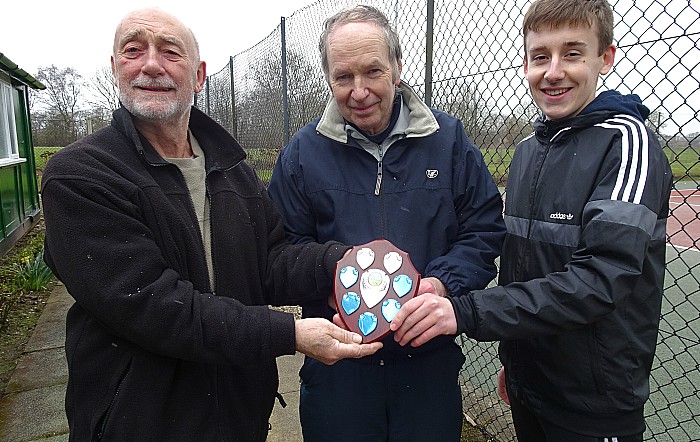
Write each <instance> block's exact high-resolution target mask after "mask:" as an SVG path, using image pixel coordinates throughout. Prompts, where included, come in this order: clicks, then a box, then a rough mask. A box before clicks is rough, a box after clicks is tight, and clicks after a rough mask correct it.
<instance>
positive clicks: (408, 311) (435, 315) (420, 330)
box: [390, 293, 457, 347]
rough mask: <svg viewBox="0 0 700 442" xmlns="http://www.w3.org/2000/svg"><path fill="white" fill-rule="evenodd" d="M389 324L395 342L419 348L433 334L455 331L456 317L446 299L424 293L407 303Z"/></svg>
mask: <svg viewBox="0 0 700 442" xmlns="http://www.w3.org/2000/svg"><path fill="white" fill-rule="evenodd" d="M390 327H391V330H392V331H394V332H395V333H394V340H395V341H396V342H398V343H399V344H401V345H406V344H408V343H409V342H410V343H411V346H412V347H418V346H420V345H423V344H425V343H426V342H428V341H430V340H431V339H433V338H434V337H436V336H439V335H455V334H457V318H455V312H454V309H453V308H452V303H451V302H450V301H449V300H448V299H446V298H443V297H441V296H438V295H435V294H432V293H426V294H424V295H422V296H416V297H415V298H413V299H411V300H410V301H408V302H406V303H405V304H404V305H403V306H402V307H401V309H399V312H398V313H397V314H396V316H395V317H394V319H393V320H392V321H391V326H390Z"/></svg>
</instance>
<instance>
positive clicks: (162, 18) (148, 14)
mask: <svg viewBox="0 0 700 442" xmlns="http://www.w3.org/2000/svg"><path fill="white" fill-rule="evenodd" d="M153 24H158V25H160V26H165V27H167V28H169V29H168V30H169V32H172V33H174V34H179V36H180V37H181V38H182V39H183V40H184V43H185V44H187V45H191V47H192V49H194V51H195V52H194V54H193V55H195V58H196V59H197V60H199V44H198V43H197V38H196V37H195V36H194V32H192V30H191V29H190V28H188V27H187V26H185V24H184V23H182V21H180V19H178V18H177V17H175V16H174V15H172V14H169V13H167V12H165V11H163V10H161V9H158V8H143V9H136V10H134V11H131V12H129V13H127V14H126V15H125V16H124V18H122V20H121V21H120V22H119V24H118V25H117V29H116V31H115V33H114V53H116V52H117V51H118V50H119V47H120V46H121V44H122V41H123V40H124V38H125V37H127V38H132V37H135V36H137V35H138V34H139V33H141V32H144V30H145V28H146V27H147V26H149V25H151V26H152V25H153ZM127 28H131V29H127Z"/></svg>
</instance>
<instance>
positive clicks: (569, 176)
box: [453, 91, 672, 436]
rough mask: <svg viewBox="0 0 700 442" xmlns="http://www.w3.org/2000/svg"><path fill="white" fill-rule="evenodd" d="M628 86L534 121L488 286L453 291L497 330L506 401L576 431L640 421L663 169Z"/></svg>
mask: <svg viewBox="0 0 700 442" xmlns="http://www.w3.org/2000/svg"><path fill="white" fill-rule="evenodd" d="M648 113H649V111H648V110H647V108H646V107H644V106H643V105H642V104H641V102H640V100H639V98H638V97H637V96H636V95H628V96H622V95H620V94H619V93H618V92H615V91H608V92H604V93H602V94H600V95H599V96H598V97H597V98H596V99H595V100H594V101H593V102H591V103H590V104H589V105H588V106H587V107H586V108H585V109H584V110H583V111H582V112H581V113H580V114H579V115H577V116H575V117H572V118H569V119H565V120H561V121H546V120H544V119H540V120H538V121H537V122H536V123H535V132H534V134H533V135H531V136H530V137H528V138H526V139H525V140H523V141H522V142H521V143H520V144H519V145H518V147H517V149H516V152H515V156H514V158H513V161H512V163H511V166H510V173H509V179H508V186H507V193H506V210H505V219H506V225H507V227H508V234H507V236H506V240H505V242H504V248H503V254H502V258H501V269H500V274H499V286H498V287H495V288H491V289H487V290H482V291H474V292H471V293H469V294H468V295H467V296H464V297H462V298H459V299H456V300H454V303H453V304H454V307H455V311H456V315H457V320H458V328H459V331H460V332H465V333H466V334H467V335H468V336H470V337H473V338H476V339H478V340H482V341H488V340H500V341H501V344H500V349H499V352H500V358H501V362H502V363H503V365H504V367H505V369H506V376H507V383H508V387H509V395H510V400H511V401H513V400H520V401H523V402H524V403H525V404H526V405H527V406H528V407H530V408H531V409H532V410H533V411H534V412H535V413H537V414H538V415H540V416H541V417H542V418H543V419H545V420H548V421H550V422H554V423H556V424H557V425H560V426H563V427H565V428H567V429H570V430H573V431H576V432H579V433H581V434H587V435H597V436H605V435H609V434H611V433H613V434H616V435H619V436H624V435H630V434H637V433H641V432H643V431H644V403H645V401H646V400H647V398H648V396H649V373H650V370H651V364H652V360H653V357H654V351H655V347H656V338H657V332H658V325H659V318H660V312H661V297H662V290H663V280H664V263H665V232H666V219H667V217H668V211H669V207H668V201H669V193H670V189H671V183H672V177H671V170H670V168H669V164H668V160H667V159H666V156H665V154H664V152H663V151H662V150H661V148H660V146H659V143H658V140H657V139H656V138H655V136H654V135H653V133H652V132H651V131H650V130H648V129H647V128H646V127H645V126H644V123H643V121H644V119H645V118H646V117H647V115H648Z"/></svg>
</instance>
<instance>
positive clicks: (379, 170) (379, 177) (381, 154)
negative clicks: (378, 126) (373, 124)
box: [374, 144, 384, 196]
mask: <svg viewBox="0 0 700 442" xmlns="http://www.w3.org/2000/svg"><path fill="white" fill-rule="evenodd" d="M377 147H378V148H379V162H378V163H377V184H375V185H374V194H375V195H376V196H379V191H380V189H381V188H382V160H383V159H384V149H383V148H382V145H381V144H380V145H378V146H377Z"/></svg>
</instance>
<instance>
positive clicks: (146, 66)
mask: <svg viewBox="0 0 700 442" xmlns="http://www.w3.org/2000/svg"><path fill="white" fill-rule="evenodd" d="M141 70H142V71H143V72H144V73H145V74H148V75H158V74H160V73H161V72H163V64H162V63H161V58H160V53H159V52H158V49H156V48H154V47H149V48H148V50H146V53H145V54H144V63H143V66H142V67H141Z"/></svg>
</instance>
